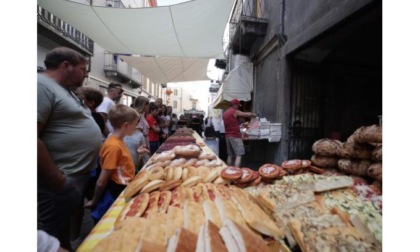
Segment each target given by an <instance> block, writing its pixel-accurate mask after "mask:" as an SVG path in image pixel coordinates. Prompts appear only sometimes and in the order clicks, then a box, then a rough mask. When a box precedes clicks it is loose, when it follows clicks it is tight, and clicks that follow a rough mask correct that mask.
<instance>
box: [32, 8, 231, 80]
mask: <svg viewBox="0 0 420 252" xmlns="http://www.w3.org/2000/svg"><path fill="white" fill-rule="evenodd" d="M233 2H234V0H194V1H189V2H185V3H180V4H177V5H172V6H162V7H154V8H109V7H100V6H91V5H85V4H80V3H75V2H71V1H66V0H38V4H39V5H40V6H41V7H43V8H44V9H46V10H47V11H49V12H51V13H52V14H54V15H56V16H57V17H59V18H60V19H62V20H63V21H65V22H66V23H68V24H70V25H71V26H73V27H74V28H76V29H77V30H79V31H81V32H82V33H84V34H85V35H87V36H88V37H90V38H91V39H93V40H94V41H95V42H96V43H98V44H99V45H100V46H101V47H103V48H104V49H105V50H108V51H110V52H113V53H121V54H136V55H142V56H160V57H180V58H181V59H173V60H171V61H172V62H174V63H173V64H178V63H179V62H180V61H182V62H183V63H185V62H186V61H188V62H191V60H190V59H183V58H201V60H197V61H196V62H195V63H194V64H199V66H202V61H203V60H204V59H212V58H213V59H223V58H225V57H224V54H223V44H222V39H223V34H224V30H225V27H226V24H227V22H228V19H229V15H230V12H231V9H232V5H233ZM125 60H126V61H127V62H128V61H129V60H128V59H127V58H125ZM136 60H138V62H135V61H136ZM146 61H148V62H151V61H149V60H146ZM159 61H160V60H158V61H155V62H152V65H154V66H155V67H157V65H156V62H159ZM131 62H133V66H134V67H135V68H136V69H137V70H139V71H140V72H142V73H143V74H144V75H145V76H147V77H149V76H155V73H156V72H158V71H163V72H164V73H165V74H164V75H166V76H183V77H184V78H183V79H182V81H191V80H203V79H196V78H197V76H194V75H191V71H189V72H188V69H191V68H192V66H190V67H189V68H185V67H184V68H182V67H174V65H173V64H166V63H165V64H158V66H159V68H160V69H159V70H158V69H155V68H154V69H153V71H152V72H147V71H145V70H142V69H139V68H137V67H136V66H135V65H144V64H145V60H143V58H140V57H136V59H132V60H131ZM207 62H208V61H207ZM164 65H165V66H167V68H166V67H163V66H164ZM199 66H195V67H194V69H195V71H201V74H199V75H198V76H199V77H200V78H202V76H203V74H202V73H203V72H204V73H206V72H207V65H206V68H205V69H204V68H203V67H199ZM152 68H153V66H149V69H152ZM174 72H177V74H175V73H174ZM205 76H206V75H205ZM204 79H208V78H207V77H206V78H204ZM168 81H173V80H171V79H169V80H168ZM168 81H167V82H168Z"/></svg>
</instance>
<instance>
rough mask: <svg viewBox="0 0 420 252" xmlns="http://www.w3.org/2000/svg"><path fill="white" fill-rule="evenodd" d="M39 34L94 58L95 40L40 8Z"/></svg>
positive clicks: (38, 14)
mask: <svg viewBox="0 0 420 252" xmlns="http://www.w3.org/2000/svg"><path fill="white" fill-rule="evenodd" d="M37 17H38V33H40V34H42V35H44V36H46V37H49V38H51V39H52V40H53V41H56V42H57V43H58V44H60V45H63V46H67V47H70V48H72V49H75V50H77V51H79V52H81V53H82V54H84V55H89V56H93V43H94V42H93V40H92V39H90V38H89V37H87V36H86V35H84V34H83V33H81V32H80V31H78V30H76V29H75V28H74V27H72V26H71V25H69V24H67V23H66V22H64V21H63V20H61V19H59V18H58V17H56V16H54V15H53V14H51V13H50V12H48V11H47V10H45V9H43V8H42V7H40V6H38V12H37Z"/></svg>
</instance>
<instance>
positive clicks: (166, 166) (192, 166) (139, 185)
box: [124, 144, 227, 199]
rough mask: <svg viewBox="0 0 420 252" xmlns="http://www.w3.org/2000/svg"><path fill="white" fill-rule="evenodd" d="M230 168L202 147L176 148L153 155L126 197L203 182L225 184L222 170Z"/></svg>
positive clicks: (128, 190)
mask: <svg viewBox="0 0 420 252" xmlns="http://www.w3.org/2000/svg"><path fill="white" fill-rule="evenodd" d="M225 167H227V166H226V165H225V163H224V162H223V161H222V160H220V159H219V158H218V157H217V156H216V155H215V154H213V153H210V152H206V151H203V150H202V149H201V148H200V147H199V146H198V145H196V144H190V145H186V146H176V147H174V148H173V149H172V150H169V151H163V152H161V153H156V154H155V155H153V156H152V157H151V158H150V159H149V161H148V162H147V163H146V164H145V166H144V168H143V169H142V170H141V171H140V172H139V173H138V174H137V175H136V177H135V178H134V179H133V181H131V183H130V184H128V186H127V188H126V189H125V190H124V197H125V198H126V199H129V198H131V197H132V196H134V195H135V194H137V193H150V192H153V191H156V190H161V191H162V190H171V189H173V188H175V187H177V186H184V187H191V186H194V185H196V184H198V183H200V182H203V183H207V182H210V183H216V184H224V183H226V181H225V180H224V179H223V178H222V177H221V176H220V173H221V170H222V169H224V168H225Z"/></svg>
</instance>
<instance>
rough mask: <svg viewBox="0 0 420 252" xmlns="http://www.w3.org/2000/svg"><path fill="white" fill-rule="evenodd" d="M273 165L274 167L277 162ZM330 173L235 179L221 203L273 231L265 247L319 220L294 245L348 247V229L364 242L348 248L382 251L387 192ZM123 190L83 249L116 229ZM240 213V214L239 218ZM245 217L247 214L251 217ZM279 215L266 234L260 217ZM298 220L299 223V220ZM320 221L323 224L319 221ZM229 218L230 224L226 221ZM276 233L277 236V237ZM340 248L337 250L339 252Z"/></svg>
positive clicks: (206, 149)
mask: <svg viewBox="0 0 420 252" xmlns="http://www.w3.org/2000/svg"><path fill="white" fill-rule="evenodd" d="M193 137H194V138H195V140H196V144H197V145H199V146H200V147H201V149H202V152H204V153H209V154H214V153H213V151H212V150H211V149H210V148H209V147H208V146H207V145H206V144H205V142H204V141H203V139H202V138H201V137H200V136H199V135H198V134H197V133H196V132H194V133H193ZM168 147H170V148H171V147H172V145H169V146H168ZM156 155H158V154H157V153H156V154H155V155H154V156H152V158H153V157H155V156H156ZM267 165H270V166H272V164H267ZM145 166H146V165H145ZM223 167H227V165H226V164H225V163H223ZM143 168H145V167H143ZM244 169H246V168H244ZM260 174H261V172H260ZM326 174H327V173H325V174H323V175H317V174H313V173H310V172H306V173H303V174H297V175H290V176H287V175H283V176H279V177H278V178H274V179H273V180H270V181H265V182H266V183H261V184H259V185H258V186H250V185H249V184H248V185H247V186H242V188H244V190H242V189H238V188H239V187H241V186H240V184H237V183H236V182H232V183H233V184H236V185H237V186H233V187H230V188H231V189H227V190H228V191H227V193H228V194H229V193H232V195H228V198H230V200H228V201H230V202H231V203H229V202H223V199H222V198H223V197H224V196H223V195H220V194H218V195H217V197H216V201H218V200H219V202H218V203H219V204H222V205H223V204H225V207H226V206H228V205H230V204H232V205H231V207H232V206H233V207H234V206H235V204H236V205H237V206H236V207H237V208H238V209H241V210H240V211H239V212H236V214H234V215H230V217H229V218H232V220H235V221H237V223H240V221H241V219H242V217H241V215H242V216H244V219H242V224H243V225H244V226H245V227H246V226H248V225H249V227H252V229H251V230H254V231H253V232H256V231H257V232H256V233H258V232H259V234H260V238H259V240H260V241H262V238H264V239H266V238H267V236H268V238H269V239H268V240H265V242H266V243H265V244H263V246H264V245H267V248H269V250H268V251H290V250H289V248H288V246H287V245H285V240H284V239H287V241H288V242H289V243H290V241H294V239H293V237H295V239H296V233H293V234H292V233H290V230H289V229H288V225H287V224H288V223H289V224H293V225H294V226H297V225H301V226H303V225H312V227H311V228H310V229H309V230H310V231H311V232H312V231H313V230H314V225H315V230H317V231H316V232H317V233H316V234H314V233H313V232H312V233H310V232H309V231H305V232H307V233H305V232H303V231H302V230H301V231H302V237H305V238H302V240H297V243H298V244H296V241H294V244H293V242H292V245H291V246H290V247H293V246H299V247H301V248H302V247H303V246H309V245H307V244H311V246H312V245H313V244H315V243H318V244H317V246H320V247H317V248H315V249H314V248H313V247H311V249H310V250H311V251H325V249H326V247H328V246H329V247H328V249H331V248H332V247H333V248H334V249H337V248H340V249H342V247H337V246H344V245H343V244H344V243H345V242H344V241H343V240H346V239H347V238H346V237H344V236H342V235H343V234H344V235H354V236H355V237H358V239H359V240H358V241H354V240H351V241H350V242H349V241H346V242H347V243H346V245H345V246H350V247H346V248H347V251H356V250H357V251H381V250H382V245H381V244H382V195H381V192H378V191H376V190H373V189H375V188H373V187H372V186H371V185H367V184H365V183H364V182H363V179H360V178H356V177H350V176H342V175H340V174H332V175H331V174H328V175H326ZM336 175H337V176H336ZM343 183H344V184H345V185H344V184H343ZM337 184H341V185H342V186H341V187H340V186H337ZM229 190H230V191H229ZM238 190H239V191H246V193H243V192H238ZM222 191H223V190H222ZM223 193H226V191H225V192H222V194H223ZM273 193H274V196H273ZM122 195H123V194H121V195H120V196H119V198H118V199H117V200H116V201H115V202H114V204H113V205H112V206H111V208H110V209H109V210H108V211H107V213H106V214H105V215H104V216H103V218H102V219H101V220H100V221H99V223H98V224H97V225H96V226H95V227H94V228H93V229H92V231H91V232H90V233H89V235H88V236H87V237H86V239H85V240H84V241H83V243H82V244H81V245H80V246H79V248H78V249H77V251H80V252H82V251H91V250H92V249H94V247H95V246H96V245H97V244H98V243H99V242H101V241H102V240H103V239H105V238H106V237H107V236H108V235H110V234H111V233H113V232H114V230H115V229H114V224H115V222H116V220H117V218H118V216H119V214H120V213H121V211H122V209H123V208H124V206H125V205H126V202H125V199H124V197H123V196H122ZM250 195H252V197H251V198H252V199H251V198H249V196H250ZM219 196H222V198H218V197H219ZM244 196H245V197H244ZM272 196H273V197H274V198H272V199H274V201H273V202H272V203H271V205H274V206H275V207H274V208H270V209H267V207H270V206H271V205H270V204H268V205H266V204H261V202H262V201H260V200H261V199H270V197H272ZM246 197H248V198H246ZM253 197H254V198H253ZM213 200H214V198H213ZM302 200H303V201H302ZM216 201H215V202H216ZM296 202H300V204H296ZM226 204H227V205H226ZM238 205H240V206H238ZM263 205H264V206H263ZM184 207H185V206H184ZM236 207H234V208H236ZM187 209H188V208H187ZM263 210H264V211H263ZM264 212H265V213H267V212H271V214H272V216H271V217H269V218H268V219H264V218H263V216H264V215H265V213H264ZM257 213H258V214H257ZM238 215H239V219H237V218H236V217H235V216H238ZM245 216H247V217H246V218H245ZM255 217H257V218H255ZM325 217H326V218H325ZM338 217H339V218H338ZM194 218H195V217H194ZM225 218H226V216H225ZM296 218H297V219H296ZM305 218H309V220H307V221H308V222H307V223H305V222H302V220H303V219H305ZM244 220H246V223H244ZM273 220H274V221H275V223H276V224H275V225H276V226H277V227H275V228H274V229H272V230H270V231H269V232H268V233H269V234H267V233H264V232H266V231H267V230H263V231H261V230H258V225H253V224H258V222H259V221H260V224H261V223H263V224H264V225H266V227H267V225H268V224H267V223H270V222H272V221H273ZM313 220H315V222H313V223H312V224H311V223H310V222H311V221H313ZM289 221H290V222H289ZM296 221H297V222H298V223H296ZM320 222H322V223H323V224H322V225H319V226H318V224H319V223H320ZM225 223H227V222H225ZM225 223H224V225H226V224H225ZM314 223H317V224H314ZM247 224H248V225H247ZM325 225H327V226H328V225H330V227H332V228H329V229H325ZM249 227H248V228H249ZM255 228H257V229H255ZM278 228H280V229H281V230H282V232H283V231H284V232H285V236H284V234H283V235H282V237H283V238H282V239H278V238H279V237H280V236H276V235H270V234H275V233H276V232H275V230H277V231H279V229H278ZM220 230H222V229H220ZM273 230H274V231H273ZM359 231H360V232H359ZM362 231H363V232H362ZM200 232H201V231H200ZM295 232H296V230H295ZM264 234H265V235H264ZM310 234H312V235H310ZM321 236H325V237H327V238H326V240H328V242H330V243H329V244H323V243H322V242H324V241H318V240H316V239H317V237H321ZM270 237H271V240H270ZM276 237H277V238H276ZM308 237H309V238H308ZM273 238H275V240H274V239H273ZM308 239H309V240H308ZM334 239H335V240H334ZM245 242H246V241H245ZM256 242H258V241H256ZM319 242H321V245H319ZM251 243H252V242H251ZM270 244H271V245H270ZM331 244H332V245H331ZM339 244H341V245H339ZM260 245H261V244H260ZM197 246H198V245H197ZM280 247H281V249H280ZM349 248H350V249H349ZM279 249H280V250H279ZM334 249H333V251H335V250H334ZM255 250H258V251H260V252H261V251H266V250H265V249H263V248H261V246H259V248H258V249H256V248H255ZM151 251H155V250H153V247H152V250H151ZM252 251H254V250H252Z"/></svg>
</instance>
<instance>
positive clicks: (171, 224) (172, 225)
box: [166, 206, 184, 241]
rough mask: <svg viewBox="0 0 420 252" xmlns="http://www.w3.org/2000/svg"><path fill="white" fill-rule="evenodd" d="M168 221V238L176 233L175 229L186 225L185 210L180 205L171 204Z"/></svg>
mask: <svg viewBox="0 0 420 252" xmlns="http://www.w3.org/2000/svg"><path fill="white" fill-rule="evenodd" d="M166 217H167V221H166V240H167V241H168V239H169V238H171V237H172V236H173V235H174V234H175V230H176V229H177V228H179V227H184V210H183V209H182V208H179V207H175V206H169V207H168V213H167V216H166Z"/></svg>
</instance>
